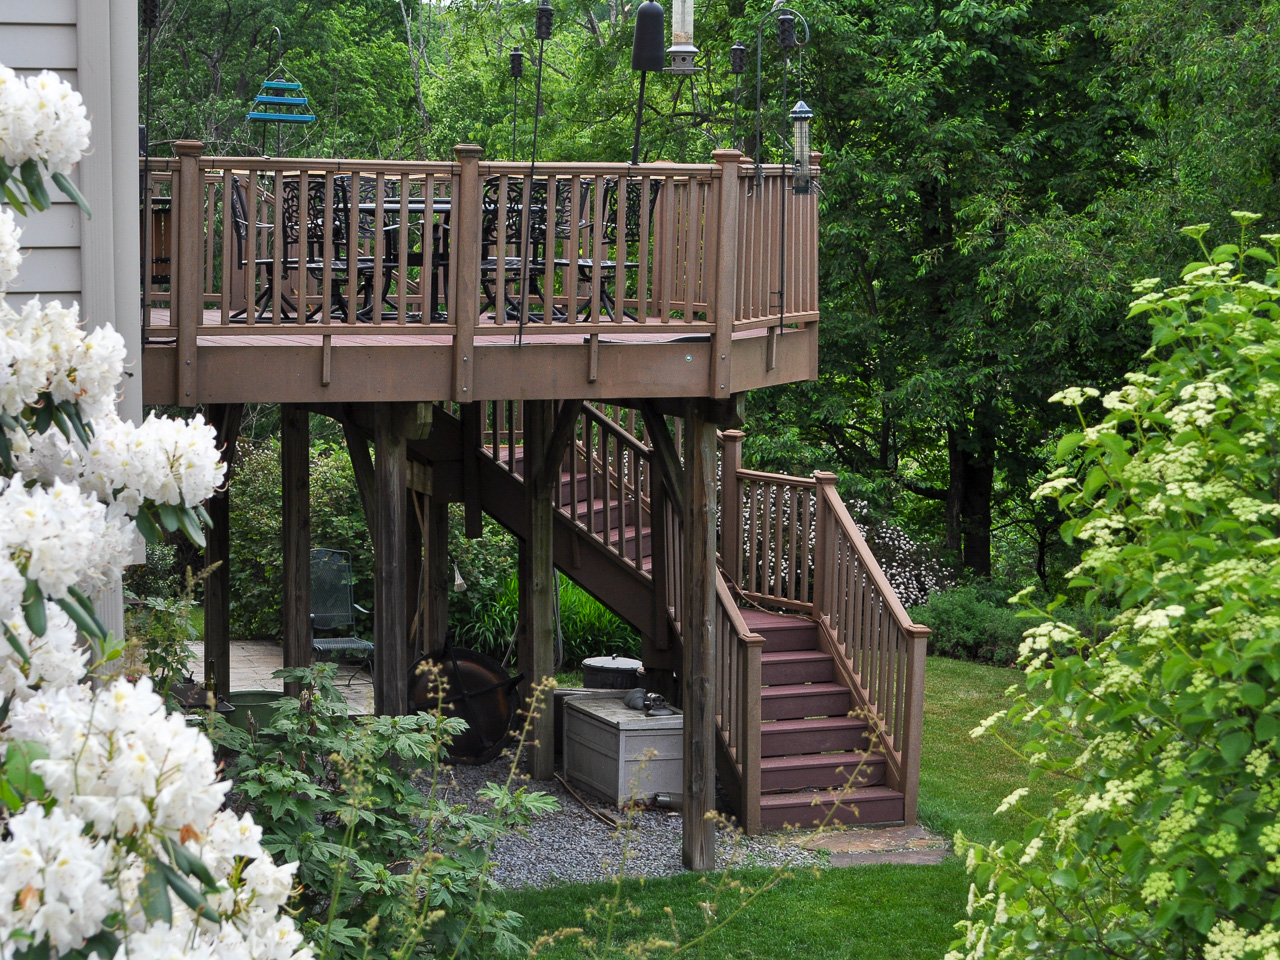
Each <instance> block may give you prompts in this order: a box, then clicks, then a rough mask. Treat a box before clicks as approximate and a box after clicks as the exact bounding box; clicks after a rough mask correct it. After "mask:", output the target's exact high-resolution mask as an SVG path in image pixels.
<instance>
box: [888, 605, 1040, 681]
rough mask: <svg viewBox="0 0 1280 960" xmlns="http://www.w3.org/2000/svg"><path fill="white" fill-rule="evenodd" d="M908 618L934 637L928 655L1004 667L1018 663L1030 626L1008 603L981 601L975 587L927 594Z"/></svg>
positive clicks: (931, 637)
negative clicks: (924, 626)
mask: <svg viewBox="0 0 1280 960" xmlns="http://www.w3.org/2000/svg"><path fill="white" fill-rule="evenodd" d="M909 612H910V614H911V617H912V619H913V620H915V621H916V623H923V624H925V625H926V626H927V627H929V628H930V629H931V630H932V631H933V633H932V634H931V635H930V637H929V652H930V653H933V654H938V655H940V656H943V657H951V658H952V659H954V660H971V661H973V662H974V663H994V664H996V665H997V666H1001V667H1007V666H1009V665H1010V664H1012V663H1013V662H1014V661H1015V660H1017V659H1018V644H1020V643H1021V642H1022V632H1023V631H1024V630H1026V629H1027V627H1028V626H1029V625H1030V624H1028V623H1027V621H1026V620H1020V619H1019V618H1018V615H1017V611H1015V610H1012V609H1011V608H1010V607H1009V605H1008V604H1007V603H992V602H991V601H990V600H987V599H984V598H983V596H982V593H981V591H980V589H979V588H978V587H975V586H964V587H952V588H951V589H950V590H938V591H935V592H934V593H931V594H929V599H928V600H927V601H925V603H924V604H923V605H921V606H918V607H912V608H911V609H910V611H909Z"/></svg>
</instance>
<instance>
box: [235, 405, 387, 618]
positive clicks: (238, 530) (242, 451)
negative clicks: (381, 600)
mask: <svg viewBox="0 0 1280 960" xmlns="http://www.w3.org/2000/svg"><path fill="white" fill-rule="evenodd" d="M313 432H317V433H318V432H319V431H318V430H317V431H313ZM237 460H238V463H237V467H236V472H235V474H234V476H233V477H232V480H231V573H230V576H231V632H232V635H233V636H236V637H243V638H251V637H270V638H275V637H279V636H280V632H281V606H280V602H281V601H280V597H281V583H282V579H281V578H282V576H283V559H282V555H281V552H280V550H281V545H280V441H279V438H278V437H268V438H267V439H266V440H263V441H260V442H249V441H244V440H242V441H241V443H240V445H239V448H238V450H237ZM311 543H312V545H314V546H317V547H331V548H333V549H335V550H345V551H347V552H349V553H350V554H351V569H352V576H353V583H352V590H353V598H354V600H355V602H356V603H357V604H359V605H360V606H362V607H364V608H365V609H366V610H372V609H373V545H372V542H371V540H370V538H369V531H368V527H367V525H366V524H365V518H364V507H363V506H362V505H361V503H360V496H359V492H358V490H357V488H356V481H355V473H354V471H353V470H352V468H351V460H350V458H349V457H348V456H347V452H346V448H345V447H344V446H343V445H342V443H341V442H340V441H339V440H338V439H337V438H330V437H325V436H321V437H318V438H317V439H315V440H313V442H312V444H311ZM372 629H373V622H372V619H371V618H370V616H369V615H367V614H363V613H361V612H360V611H356V631H357V634H358V635H361V636H367V635H369V633H370V632H371V631H372Z"/></svg>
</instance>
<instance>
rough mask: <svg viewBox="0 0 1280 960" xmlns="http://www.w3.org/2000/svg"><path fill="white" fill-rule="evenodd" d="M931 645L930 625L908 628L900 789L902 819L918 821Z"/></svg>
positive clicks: (914, 625) (911, 821)
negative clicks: (927, 662) (926, 671)
mask: <svg viewBox="0 0 1280 960" xmlns="http://www.w3.org/2000/svg"><path fill="white" fill-rule="evenodd" d="M928 646H929V628H928V627H925V626H921V625H920V624H912V626H911V627H910V628H909V629H908V631H907V676H906V683H905V685H904V690H903V694H904V695H905V696H906V705H905V708H904V709H903V727H904V730H903V732H902V768H901V781H900V782H899V784H898V789H899V790H901V791H902V819H903V820H904V821H906V822H907V823H915V822H916V809H917V806H918V805H919V802H920V752H921V750H922V749H923V740H924V667H925V653H926V651H927V649H928Z"/></svg>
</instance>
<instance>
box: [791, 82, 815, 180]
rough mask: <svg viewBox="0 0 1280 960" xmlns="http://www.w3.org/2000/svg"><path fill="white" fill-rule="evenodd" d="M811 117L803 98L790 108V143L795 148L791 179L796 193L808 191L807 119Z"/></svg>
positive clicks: (809, 173)
mask: <svg viewBox="0 0 1280 960" xmlns="http://www.w3.org/2000/svg"><path fill="white" fill-rule="evenodd" d="M812 119H813V111H812V110H810V109H809V105H808V104H807V103H805V102H804V101H803V100H800V101H798V102H797V103H796V105H795V106H794V107H792V108H791V123H792V124H793V127H794V129H793V130H792V134H791V136H792V140H791V142H792V144H793V146H794V150H795V164H796V166H795V178H794V180H793V185H794V190H795V192H796V193H808V192H809V183H810V179H811V177H812V170H811V169H810V167H809V121H810V120H812Z"/></svg>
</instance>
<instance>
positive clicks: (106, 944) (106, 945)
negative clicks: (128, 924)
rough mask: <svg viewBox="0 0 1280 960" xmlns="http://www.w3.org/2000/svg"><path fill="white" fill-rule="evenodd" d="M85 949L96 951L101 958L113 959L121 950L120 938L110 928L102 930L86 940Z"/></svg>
mask: <svg viewBox="0 0 1280 960" xmlns="http://www.w3.org/2000/svg"><path fill="white" fill-rule="evenodd" d="M84 950H85V953H86V954H90V953H96V954H97V955H98V956H99V957H100V958H101V960H111V958H112V957H114V956H115V955H116V953H117V952H118V951H119V950H120V938H119V937H117V936H116V935H115V934H114V933H112V932H111V931H110V930H101V931H99V932H98V933H95V934H94V935H93V936H92V937H90V938H89V939H88V940H86V941H85V942H84Z"/></svg>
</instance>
